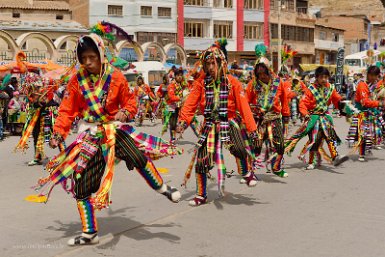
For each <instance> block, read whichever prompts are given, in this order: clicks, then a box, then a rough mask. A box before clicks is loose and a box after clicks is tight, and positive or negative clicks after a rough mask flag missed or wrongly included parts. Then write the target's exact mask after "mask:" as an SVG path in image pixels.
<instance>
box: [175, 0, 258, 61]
mask: <svg viewBox="0 0 385 257" xmlns="http://www.w3.org/2000/svg"><path fill="white" fill-rule="evenodd" d="M182 2H184V5H183V6H181V5H179V6H178V15H179V16H182V17H183V18H184V19H183V26H180V25H181V24H178V25H179V26H178V28H179V29H178V33H181V34H183V35H184V38H183V41H184V42H183V43H184V48H185V49H186V51H187V52H188V53H190V56H191V57H192V58H191V62H193V61H194V58H193V57H194V56H195V55H194V52H196V51H199V50H204V49H206V48H207V47H208V46H210V45H211V44H213V43H214V42H215V40H216V39H218V38H222V37H225V38H227V41H228V45H227V50H228V51H229V61H232V59H233V58H235V59H238V60H241V61H243V60H249V59H255V57H254V48H255V45H256V44H258V43H263V21H264V13H263V0H185V1H182ZM180 22H182V21H181V20H179V23H180Z"/></svg>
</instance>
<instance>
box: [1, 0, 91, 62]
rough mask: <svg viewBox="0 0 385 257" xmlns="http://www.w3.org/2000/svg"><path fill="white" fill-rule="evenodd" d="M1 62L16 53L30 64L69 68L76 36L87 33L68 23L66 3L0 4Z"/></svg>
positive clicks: (23, 1)
mask: <svg viewBox="0 0 385 257" xmlns="http://www.w3.org/2000/svg"><path fill="white" fill-rule="evenodd" d="M0 29H1V31H0V60H12V59H14V56H15V54H16V53H17V52H18V51H19V50H23V51H24V52H25V53H26V54H27V59H28V60H29V61H35V60H42V59H51V60H54V61H57V62H59V63H61V64H65V65H69V64H70V63H72V62H73V61H74V54H73V50H74V48H75V43H76V41H77V38H78V36H79V35H81V34H84V33H87V31H88V29H87V28H85V27H84V26H82V25H81V24H79V23H77V22H74V21H72V20H71V11H70V8H69V4H68V3H67V2H65V1H38V0H18V1H9V0H2V1H0Z"/></svg>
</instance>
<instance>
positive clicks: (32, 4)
mask: <svg viewBox="0 0 385 257" xmlns="http://www.w3.org/2000/svg"><path fill="white" fill-rule="evenodd" d="M0 8H12V9H34V10H63V11H69V9H70V8H69V4H68V3H67V2H65V1H52V0H51V1H40V0H1V1H0Z"/></svg>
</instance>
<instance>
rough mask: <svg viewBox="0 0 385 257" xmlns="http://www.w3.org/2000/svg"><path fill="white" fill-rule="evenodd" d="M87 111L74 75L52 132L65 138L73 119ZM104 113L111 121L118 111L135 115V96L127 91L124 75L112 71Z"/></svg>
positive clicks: (131, 115) (131, 116)
mask: <svg viewBox="0 0 385 257" xmlns="http://www.w3.org/2000/svg"><path fill="white" fill-rule="evenodd" d="M86 109H88V106H87V103H86V101H85V99H84V96H83V93H82V91H81V89H80V86H79V82H78V80H77V77H76V75H75V76H73V77H72V78H71V79H70V81H69V82H68V85H67V90H66V93H65V95H64V98H63V100H62V102H61V104H60V108H59V114H58V117H57V118H56V121H55V126H54V129H53V130H54V132H56V133H59V134H60V135H61V136H62V137H63V138H66V137H67V135H68V132H69V130H70V128H71V125H72V122H73V121H74V120H75V118H76V117H77V116H79V115H81V114H82V113H83V111H84V110H86ZM104 109H105V111H106V113H107V115H108V116H109V118H110V119H111V120H113V119H114V117H115V115H116V113H117V112H118V111H119V110H120V109H125V110H127V111H128V112H129V113H130V118H133V117H134V116H135V114H136V113H137V111H138V110H137V107H136V101H135V96H134V94H133V93H132V91H130V90H129V87H128V83H127V80H126V78H125V77H124V75H123V74H122V73H121V72H120V71H118V70H116V69H115V70H114V72H113V73H112V78H111V83H110V87H109V90H108V96H107V100H106V105H105V108H104Z"/></svg>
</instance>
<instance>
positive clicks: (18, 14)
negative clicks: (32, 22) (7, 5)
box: [12, 12, 20, 18]
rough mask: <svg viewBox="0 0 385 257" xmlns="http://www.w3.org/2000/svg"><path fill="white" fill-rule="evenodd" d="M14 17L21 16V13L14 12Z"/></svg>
mask: <svg viewBox="0 0 385 257" xmlns="http://www.w3.org/2000/svg"><path fill="white" fill-rule="evenodd" d="M12 18H20V13H19V12H14V13H12Z"/></svg>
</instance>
